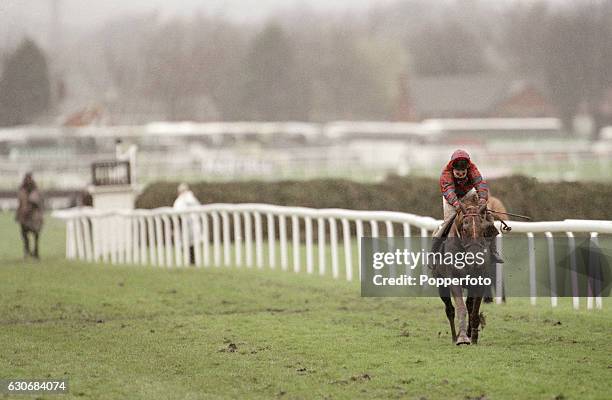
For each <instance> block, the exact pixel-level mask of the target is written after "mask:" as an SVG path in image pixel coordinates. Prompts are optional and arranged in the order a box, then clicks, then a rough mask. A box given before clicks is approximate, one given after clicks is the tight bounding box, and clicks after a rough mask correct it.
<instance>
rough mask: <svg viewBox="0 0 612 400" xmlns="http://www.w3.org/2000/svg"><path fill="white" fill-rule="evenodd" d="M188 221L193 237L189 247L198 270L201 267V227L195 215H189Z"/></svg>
mask: <svg viewBox="0 0 612 400" xmlns="http://www.w3.org/2000/svg"><path fill="white" fill-rule="evenodd" d="M189 219H190V220H191V227H192V232H191V234H192V235H193V236H192V237H193V241H192V243H191V245H192V246H193V255H194V258H195V260H194V261H195V265H196V267H198V268H201V267H202V227H201V226H200V217H199V215H198V214H196V213H191V214H189Z"/></svg>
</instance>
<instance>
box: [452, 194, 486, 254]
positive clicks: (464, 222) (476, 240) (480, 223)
mask: <svg viewBox="0 0 612 400" xmlns="http://www.w3.org/2000/svg"><path fill="white" fill-rule="evenodd" d="M486 212H487V211H486V205H483V206H478V205H475V204H472V205H467V206H465V207H463V209H462V212H461V213H460V214H459V217H458V221H457V223H458V226H457V229H458V231H459V235H460V237H461V244H462V245H463V248H464V249H465V250H467V251H468V252H470V253H472V252H473V253H475V252H478V251H483V250H484V248H485V247H486V241H485V236H486V233H487V232H486V229H487V226H488V223H487V220H486Z"/></svg>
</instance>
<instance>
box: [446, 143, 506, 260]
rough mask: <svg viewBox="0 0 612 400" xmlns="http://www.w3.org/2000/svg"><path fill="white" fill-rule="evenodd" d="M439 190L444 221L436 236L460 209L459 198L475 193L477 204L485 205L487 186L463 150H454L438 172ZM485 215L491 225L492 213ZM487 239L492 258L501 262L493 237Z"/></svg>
mask: <svg viewBox="0 0 612 400" xmlns="http://www.w3.org/2000/svg"><path fill="white" fill-rule="evenodd" d="M440 191H441V192H442V204H443V208H444V223H443V224H442V226H441V227H440V229H439V230H438V232H437V234H436V235H435V236H436V237H438V238H440V237H442V236H443V235H444V232H445V231H446V230H447V229H446V227H447V226H448V224H450V223H451V221H453V219H454V217H455V215H456V214H457V213H458V212H459V211H460V210H461V209H462V207H463V206H462V204H461V201H460V200H461V199H463V198H464V197H465V196H470V195H477V196H478V205H479V206H483V205H485V206H486V204H487V200H488V198H489V186H488V185H487V182H486V181H485V180H484V179H483V178H482V175H481V174H480V171H478V168H477V167H476V164H474V163H473V162H472V161H471V160H470V155H469V154H468V153H467V152H466V151H465V150H455V152H454V153H453V155H452V156H451V159H450V161H449V162H448V164H446V166H445V167H444V169H443V170H442V173H441V174H440ZM485 215H486V218H487V221H488V222H489V223H490V224H491V225H492V226H493V217H492V215H491V214H490V213H486V214H485ZM497 234H499V232H498V233H497ZM494 236H496V235H494ZM487 241H488V243H489V250H490V252H491V257H492V260H493V261H494V262H496V263H503V262H504V260H503V259H502V258H501V257H500V255H499V254H498V253H497V245H496V241H495V239H494V238H493V237H491V238H487Z"/></svg>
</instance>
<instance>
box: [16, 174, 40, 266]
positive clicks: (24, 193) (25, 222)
mask: <svg viewBox="0 0 612 400" xmlns="http://www.w3.org/2000/svg"><path fill="white" fill-rule="evenodd" d="M17 198H18V201H19V205H18V207H17V213H16V215H15V220H16V221H17V223H19V224H20V225H21V239H22V241H23V251H24V258H28V257H34V258H35V259H38V258H39V253H38V238H39V235H40V231H41V229H42V225H43V199H42V196H41V194H40V192H39V190H38V188H37V187H36V183H35V182H34V179H32V175H31V174H26V176H25V178H24V179H23V183H22V184H21V187H20V188H19V191H18V192H17ZM30 234H32V235H33V237H34V249H30V237H29V236H30Z"/></svg>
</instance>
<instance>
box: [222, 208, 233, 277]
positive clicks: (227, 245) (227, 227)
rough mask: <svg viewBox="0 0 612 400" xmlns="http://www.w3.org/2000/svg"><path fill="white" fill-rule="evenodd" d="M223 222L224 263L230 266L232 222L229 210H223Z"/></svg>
mask: <svg viewBox="0 0 612 400" xmlns="http://www.w3.org/2000/svg"><path fill="white" fill-rule="evenodd" d="M221 222H222V225H223V227H222V228H223V265H225V266H226V267H229V266H230V263H231V257H232V256H231V252H230V223H229V214H228V213H227V211H221Z"/></svg>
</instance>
